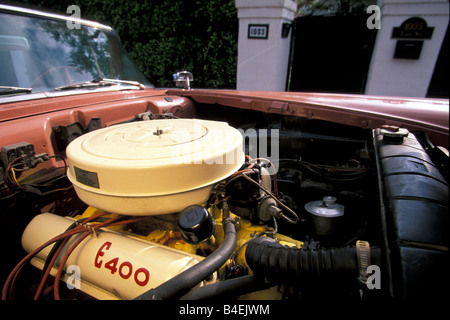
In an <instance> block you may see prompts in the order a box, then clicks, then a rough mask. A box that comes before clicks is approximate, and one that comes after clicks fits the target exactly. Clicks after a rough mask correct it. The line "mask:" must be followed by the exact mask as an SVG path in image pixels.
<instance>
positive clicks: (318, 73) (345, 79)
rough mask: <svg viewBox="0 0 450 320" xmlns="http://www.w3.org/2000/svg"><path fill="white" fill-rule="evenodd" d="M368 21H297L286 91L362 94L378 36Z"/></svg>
mask: <svg viewBox="0 0 450 320" xmlns="http://www.w3.org/2000/svg"><path fill="white" fill-rule="evenodd" d="M368 17H369V15H366V14H360V15H342V16H341V15H338V16H308V17H299V18H297V19H296V20H295V29H294V33H293V37H294V38H293V44H292V46H293V48H292V49H293V51H292V52H293V53H292V57H291V65H290V79H289V80H288V84H287V90H288V91H310V92H333V93H361V94H363V93H364V90H365V85H366V79H367V73H368V70H369V65H370V59H371V56H372V51H373V47H374V43H375V38H376V33H377V30H376V29H369V28H367V25H366V22H367V19H368Z"/></svg>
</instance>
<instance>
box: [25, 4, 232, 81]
mask: <svg viewBox="0 0 450 320" xmlns="http://www.w3.org/2000/svg"><path fill="white" fill-rule="evenodd" d="M24 2H27V3H29V4H32V5H34V6H37V7H38V8H42V9H50V10H53V11H56V12H59V13H63V14H66V9H67V6H68V5H69V4H75V5H77V6H79V7H80V9H81V17H82V18H84V19H89V20H96V21H98V22H101V23H104V24H107V25H110V26H111V27H113V28H114V29H115V30H116V31H117V32H118V33H119V35H120V38H121V40H122V42H123V44H124V46H125V49H126V50H127V51H128V52H129V53H130V56H131V57H132V58H133V60H134V61H135V62H136V64H137V66H138V67H139V68H140V69H141V70H142V71H143V72H144V74H145V75H146V76H147V78H148V79H149V80H150V82H152V83H153V84H154V85H155V86H157V87H165V86H173V82H172V74H173V73H175V72H176V71H180V70H189V71H191V72H192V73H193V74H194V83H193V86H194V87H196V88H200V87H209V88H211V87H212V88H235V87H236V65H237V37H238V19H237V10H236V8H235V1H234V0H206V1H205V0H203V1H202V0H153V1H152V0H145V1H139V2H134V1H119V0H89V1H88V0H74V1H73V3H69V2H66V3H65V4H62V3H61V2H60V1H58V0H26V1H24Z"/></svg>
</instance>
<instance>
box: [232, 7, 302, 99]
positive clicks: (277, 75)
mask: <svg viewBox="0 0 450 320" xmlns="http://www.w3.org/2000/svg"><path fill="white" fill-rule="evenodd" d="M236 8H237V9H238V18H239V40H238V41H239V43H238V67H237V89H238V90H266V91H285V88H286V77H287V70H288V64H289V52H290V43H291V35H292V26H291V29H290V30H289V35H288V36H287V37H282V29H283V24H284V23H287V24H292V21H293V20H294V14H295V11H296V9H297V4H296V3H295V2H294V1H293V0H236ZM255 25H260V26H255ZM249 26H253V27H252V30H254V33H251V34H250V37H249ZM266 27H267V28H266ZM265 30H267V31H268V34H267V38H265V37H264V33H263V32H264V31H265ZM258 36H260V38H252V37H258Z"/></svg>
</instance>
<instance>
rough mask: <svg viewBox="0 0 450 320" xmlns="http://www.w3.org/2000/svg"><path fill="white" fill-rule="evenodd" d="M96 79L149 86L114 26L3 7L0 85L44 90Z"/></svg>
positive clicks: (1, 17)
mask: <svg viewBox="0 0 450 320" xmlns="http://www.w3.org/2000/svg"><path fill="white" fill-rule="evenodd" d="M98 78H109V79H120V80H130V81H138V82H140V83H142V84H144V85H147V86H151V84H150V83H149V82H148V80H147V79H146V78H145V76H144V75H143V74H142V73H141V72H140V71H139V70H138V69H137V68H136V66H135V65H134V64H133V62H132V61H131V59H130V58H129V56H128V54H127V53H126V51H125V50H124V48H123V47H122V45H121V43H120V41H119V39H118V37H117V35H116V34H115V33H114V32H113V31H109V30H104V29H99V28H96V27H93V26H86V25H82V24H81V25H80V27H79V28H78V29H76V28H74V29H69V28H68V26H67V23H66V21H62V20H61V21H60V20H50V19H46V18H37V17H30V16H20V15H12V14H6V13H1V12H0V86H3V87H18V88H31V89H32V92H40V91H51V90H54V89H55V88H58V87H62V86H67V85H71V84H73V83H78V82H83V81H90V80H93V79H98Z"/></svg>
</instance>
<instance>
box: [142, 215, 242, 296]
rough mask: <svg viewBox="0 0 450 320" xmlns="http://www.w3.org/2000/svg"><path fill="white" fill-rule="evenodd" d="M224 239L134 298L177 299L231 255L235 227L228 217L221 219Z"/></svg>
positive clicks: (233, 247) (234, 238) (233, 245)
mask: <svg viewBox="0 0 450 320" xmlns="http://www.w3.org/2000/svg"><path fill="white" fill-rule="evenodd" d="M222 225H223V231H224V239H223V242H222V244H221V245H220V247H219V248H218V249H217V250H216V251H214V252H213V253H212V254H211V255H209V256H208V257H206V258H205V259H204V260H202V261H200V262H199V263H197V264H196V265H194V266H192V267H191V268H189V269H187V270H186V271H184V272H182V273H180V274H179V275H177V276H176V277H174V278H172V279H170V280H168V281H166V282H164V283H163V284H161V285H159V286H158V287H156V288H153V289H150V290H149V291H147V292H145V293H143V294H141V295H140V296H138V297H136V298H135V299H134V300H165V299H179V298H181V296H183V295H184V294H186V293H187V292H188V291H189V290H190V289H192V288H193V287H194V286H196V285H197V284H199V283H200V282H202V281H203V280H205V279H206V278H208V277H209V276H210V275H212V274H213V273H214V272H215V271H216V270H217V269H219V268H220V267H221V266H222V265H223V264H224V263H225V262H226V261H227V260H228V258H229V257H230V256H231V254H232V253H233V251H234V249H235V246H236V228H235V226H234V223H233V221H232V220H231V219H230V218H224V219H223V221H222Z"/></svg>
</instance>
